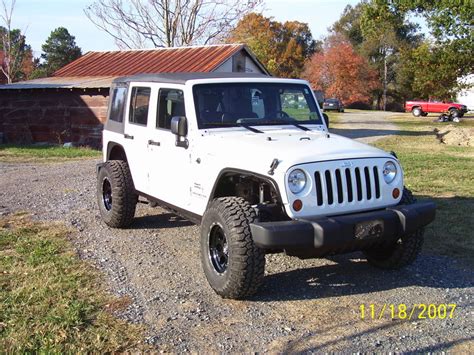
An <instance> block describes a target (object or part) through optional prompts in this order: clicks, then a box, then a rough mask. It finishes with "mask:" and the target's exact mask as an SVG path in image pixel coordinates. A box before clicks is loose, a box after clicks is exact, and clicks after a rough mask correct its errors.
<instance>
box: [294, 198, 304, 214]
mask: <svg viewBox="0 0 474 355" xmlns="http://www.w3.org/2000/svg"><path fill="white" fill-rule="evenodd" d="M302 208H303V202H301V200H295V201H294V202H293V209H294V210H295V211H296V212H298V211H301V209H302Z"/></svg>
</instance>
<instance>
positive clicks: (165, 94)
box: [156, 89, 186, 129]
mask: <svg viewBox="0 0 474 355" xmlns="http://www.w3.org/2000/svg"><path fill="white" fill-rule="evenodd" d="M157 113H158V117H157V120H156V128H162V129H170V128H171V119H172V118H173V117H175V116H186V112H185V111H184V95H183V91H181V90H177V89H160V92H159V94H158V110H157Z"/></svg>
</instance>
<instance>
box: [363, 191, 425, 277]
mask: <svg viewBox="0 0 474 355" xmlns="http://www.w3.org/2000/svg"><path fill="white" fill-rule="evenodd" d="M415 202H416V199H415V198H414V197H413V194H412V193H411V191H410V190H408V189H407V188H404V189H403V195H402V199H401V200H400V204H401V205H409V204H413V203H415ZM423 235H424V229H423V228H420V229H419V230H417V231H416V232H414V233H413V234H408V235H402V236H401V237H400V238H399V239H398V240H397V241H395V243H393V244H390V245H385V246H381V247H380V246H379V247H374V248H371V249H368V250H366V251H364V253H365V256H366V257H367V261H368V262H369V263H370V264H371V265H373V266H375V267H378V268H380V269H389V270H394V269H400V268H402V267H405V266H407V265H410V264H411V263H413V262H414V261H415V259H416V258H417V256H418V254H420V252H421V247H422V246H423V239H424V238H423Z"/></svg>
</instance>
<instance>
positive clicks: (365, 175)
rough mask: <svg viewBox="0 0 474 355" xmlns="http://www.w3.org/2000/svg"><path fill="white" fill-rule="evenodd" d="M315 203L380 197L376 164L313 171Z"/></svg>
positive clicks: (319, 204) (323, 203) (361, 200)
mask: <svg viewBox="0 0 474 355" xmlns="http://www.w3.org/2000/svg"><path fill="white" fill-rule="evenodd" d="M314 179H315V188H316V199H317V201H316V202H317V205H318V206H323V205H337V204H344V203H356V204H358V203H359V202H362V203H364V202H365V201H374V200H375V199H379V198H380V197H381V187H380V173H379V169H378V168H377V167H376V166H362V167H352V168H342V169H338V168H336V169H330V170H329V169H324V170H321V171H315V172H314Z"/></svg>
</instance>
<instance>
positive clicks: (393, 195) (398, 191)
mask: <svg viewBox="0 0 474 355" xmlns="http://www.w3.org/2000/svg"><path fill="white" fill-rule="evenodd" d="M399 196H400V190H399V189H397V188H395V189H393V191H392V197H393V198H394V199H397V198H398V197H399Z"/></svg>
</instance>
